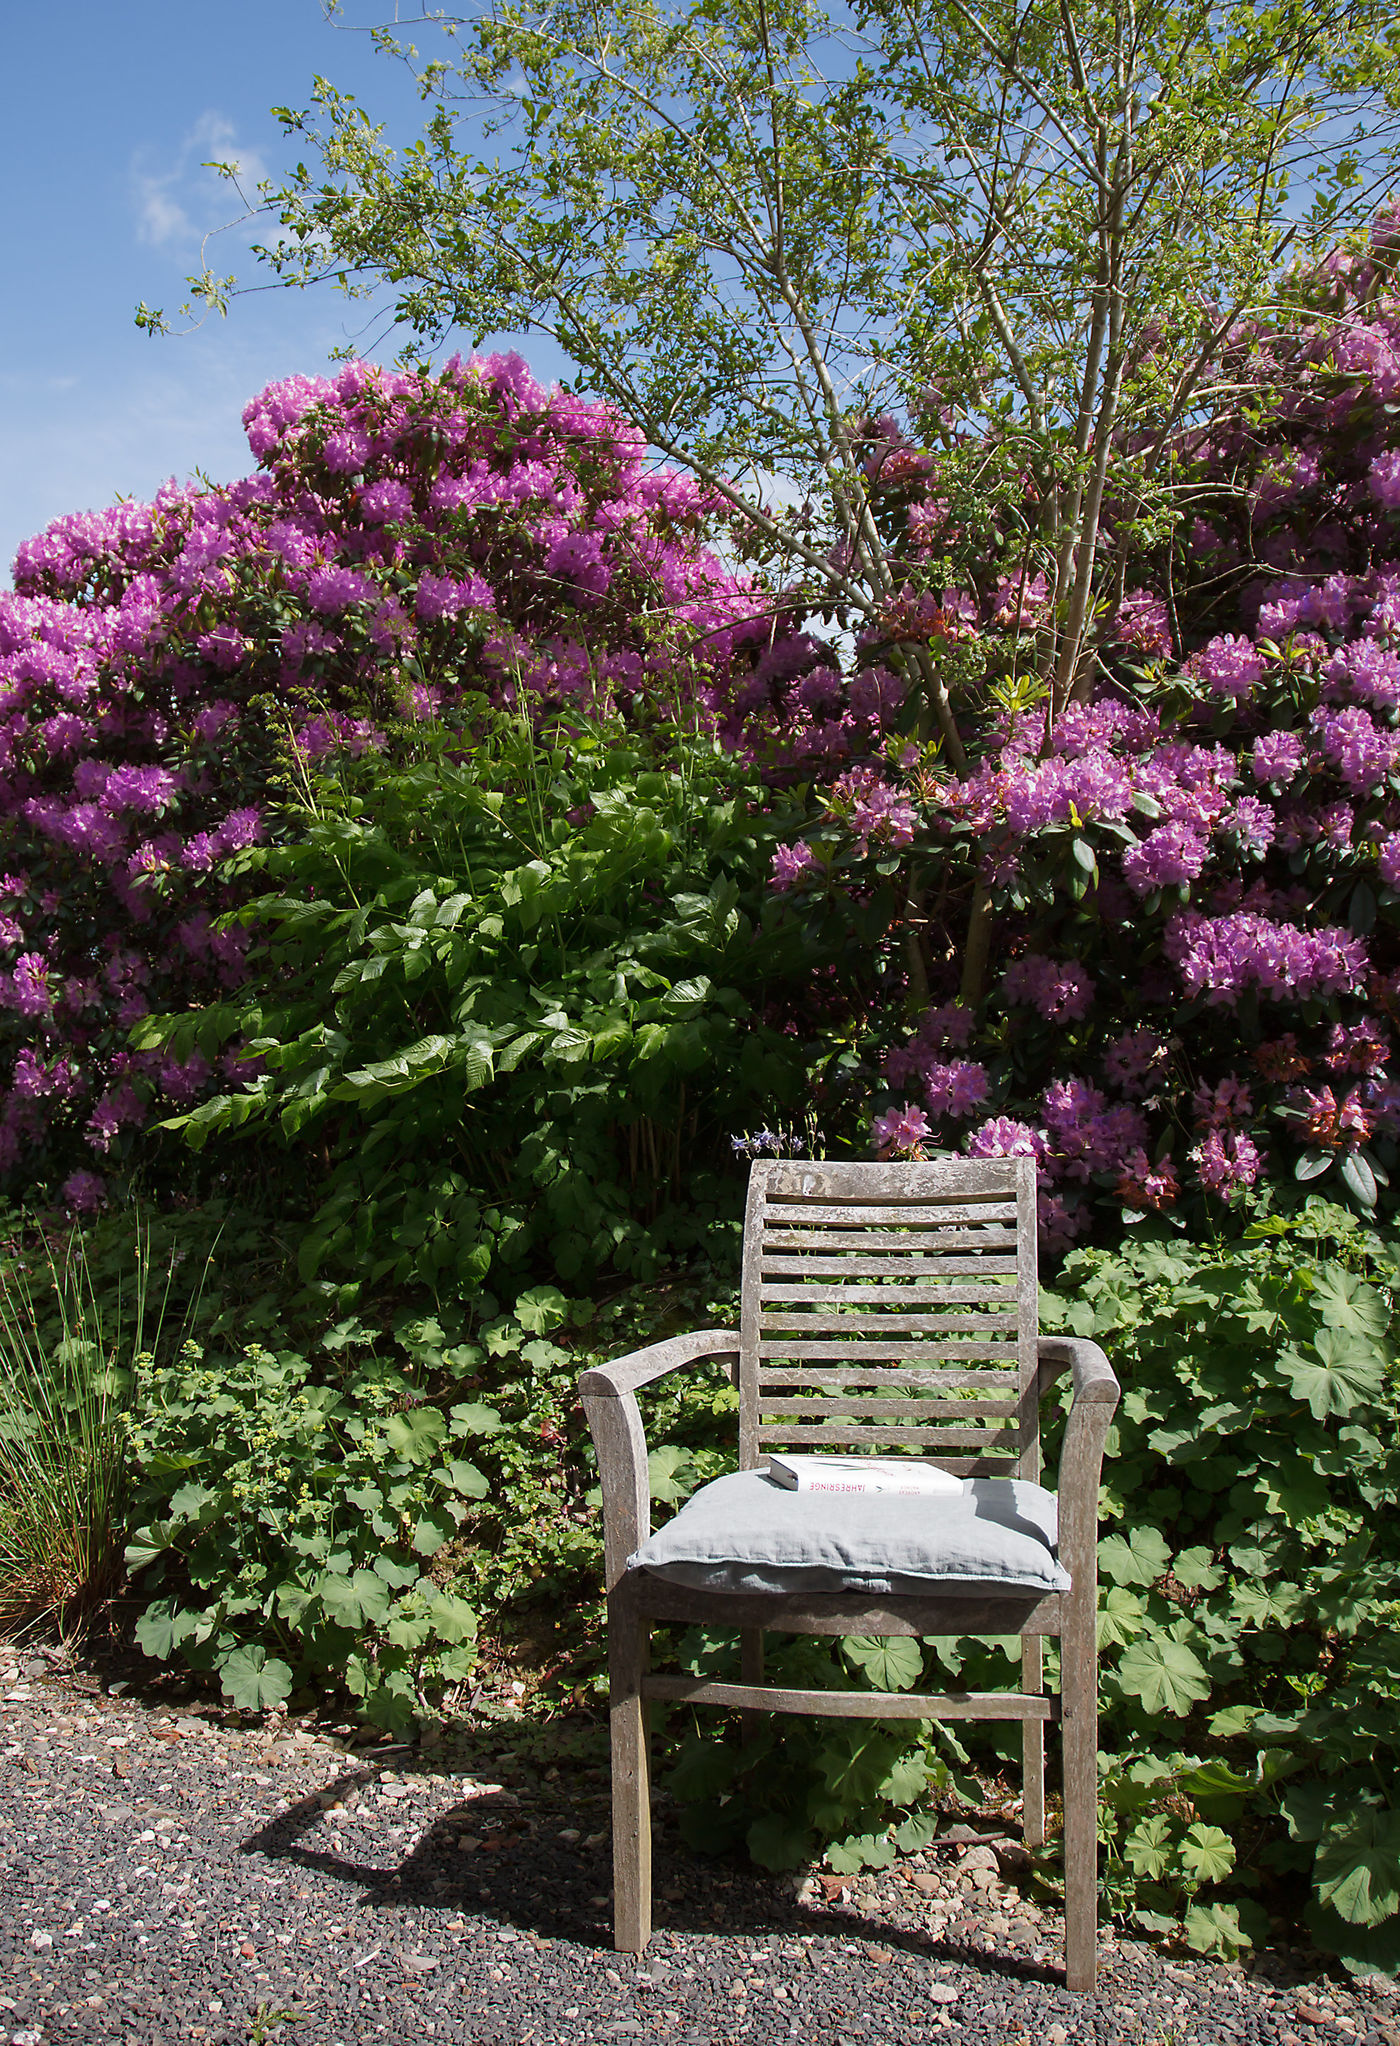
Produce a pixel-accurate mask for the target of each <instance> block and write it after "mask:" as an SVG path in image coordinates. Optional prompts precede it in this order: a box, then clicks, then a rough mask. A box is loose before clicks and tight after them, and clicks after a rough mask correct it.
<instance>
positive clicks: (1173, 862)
mask: <svg viewBox="0 0 1400 2046" xmlns="http://www.w3.org/2000/svg"><path fill="white" fill-rule="evenodd" d="M1209 857H1210V846H1209V844H1208V842H1207V841H1206V840H1205V839H1204V838H1202V836H1201V834H1200V832H1199V831H1196V830H1193V829H1192V827H1191V826H1190V825H1188V824H1159V825H1158V826H1157V828H1156V830H1155V831H1149V832H1148V834H1147V836H1146V838H1144V839H1143V840H1142V841H1141V842H1140V843H1139V844H1137V845H1134V846H1130V847H1129V848H1128V850H1127V852H1125V853H1124V855H1123V879H1124V880H1125V881H1126V882H1127V884H1128V886H1129V887H1130V888H1131V889H1132V891H1133V893H1134V894H1135V895H1149V894H1150V893H1151V892H1152V890H1153V889H1154V888H1172V887H1175V886H1177V885H1178V884H1179V883H1180V882H1182V881H1195V880H1198V879H1199V878H1200V875H1201V872H1202V870H1203V869H1204V867H1205V863H1206V861H1207V859H1208V858H1209Z"/></svg>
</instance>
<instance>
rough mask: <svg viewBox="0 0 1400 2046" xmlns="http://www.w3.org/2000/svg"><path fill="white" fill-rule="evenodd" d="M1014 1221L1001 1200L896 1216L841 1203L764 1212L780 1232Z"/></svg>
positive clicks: (1010, 1205) (926, 1207)
mask: <svg viewBox="0 0 1400 2046" xmlns="http://www.w3.org/2000/svg"><path fill="white" fill-rule="evenodd" d="M1015 1220H1016V1203H1015V1202H1014V1201H1003V1200H987V1201H968V1200H966V1199H960V1200H958V1201H957V1202H952V1201H950V1202H949V1203H948V1204H947V1205H946V1206H943V1205H938V1204H935V1203H932V1202H929V1201H924V1202H921V1203H920V1204H919V1205H918V1206H917V1207H915V1206H909V1207H903V1208H900V1209H899V1210H898V1211H897V1212H896V1211H894V1210H893V1209H891V1208H890V1206H889V1205H888V1204H885V1205H880V1204H876V1203H873V1202H870V1201H842V1202H840V1203H839V1205H838V1204H835V1203H832V1202H824V1203H823V1202H816V1201H813V1202H802V1201H794V1200H791V1199H788V1200H783V1201H770V1202H769V1204H768V1206H767V1207H766V1208H765V1210H764V1222H765V1224H766V1225H768V1226H769V1227H771V1225H772V1224H773V1223H775V1222H776V1223H778V1224H779V1225H780V1226H781V1227H783V1228H791V1227H792V1226H793V1224H794V1223H799V1222H813V1223H817V1224H819V1225H820V1226H821V1227H822V1228H827V1227H829V1226H832V1225H835V1224H843V1225H844V1226H845V1227H846V1228H853V1227H855V1226H857V1225H858V1224H860V1223H862V1222H874V1223H881V1224H883V1226H884V1227H885V1228H886V1229H888V1228H889V1226H890V1224H891V1222H893V1221H900V1222H908V1223H910V1224H913V1225H915V1226H918V1225H922V1226H923V1227H925V1228H929V1227H935V1228H936V1227H937V1226H939V1225H940V1224H942V1223H946V1224H948V1225H949V1226H962V1227H967V1226H969V1225H971V1224H974V1223H978V1222H1014V1221H1015ZM766 1233H767V1230H766V1229H765V1234H766Z"/></svg>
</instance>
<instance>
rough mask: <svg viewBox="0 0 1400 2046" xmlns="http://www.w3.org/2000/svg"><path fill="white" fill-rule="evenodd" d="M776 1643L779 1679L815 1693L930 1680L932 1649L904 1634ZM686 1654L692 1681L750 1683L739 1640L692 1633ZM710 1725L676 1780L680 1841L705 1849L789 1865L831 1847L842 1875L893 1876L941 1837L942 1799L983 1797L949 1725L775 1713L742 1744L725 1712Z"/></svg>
mask: <svg viewBox="0 0 1400 2046" xmlns="http://www.w3.org/2000/svg"><path fill="white" fill-rule="evenodd" d="M765 1647H766V1654H765V1671H766V1674H767V1677H768V1678H769V1680H770V1681H772V1682H775V1683H783V1684H790V1685H792V1686H793V1687H795V1688H797V1689H802V1690H833V1691H834V1690H847V1691H850V1690H859V1689H862V1688H864V1689H867V1690H872V1691H908V1690H913V1689H914V1688H915V1686H916V1685H917V1683H918V1681H919V1679H920V1677H921V1676H922V1674H923V1667H924V1653H923V1649H922V1648H921V1646H920V1644H919V1643H918V1642H917V1641H913V1640H909V1639H907V1638H902V1637H898V1636H892V1637H890V1638H888V1639H883V1640H881V1639H876V1638H875V1637H873V1636H870V1637H867V1636H863V1635H848V1636H846V1637H845V1638H843V1639H842V1640H840V1641H837V1642H832V1641H816V1640H802V1639H795V1638H792V1637H783V1636H780V1635H773V1634H770V1635H769V1636H768V1637H767V1642H766V1644H765ZM679 1653H680V1666H681V1668H682V1669H684V1670H685V1671H686V1672H687V1673H688V1674H689V1675H692V1676H702V1677H709V1678H719V1679H721V1680H723V1681H726V1682H737V1680H738V1677H739V1654H738V1646H737V1643H736V1642H735V1640H734V1639H733V1637H732V1636H728V1635H723V1634H713V1633H710V1632H707V1631H706V1630H705V1629H702V1628H691V1629H690V1630H689V1631H688V1632H687V1633H686V1634H685V1635H684V1636H683V1637H682V1639H681V1642H680V1650H679ZM692 1718H695V1716H694V1715H692ZM705 1719H706V1722H708V1723H707V1724H704V1725H702V1724H701V1723H700V1722H699V1721H698V1719H695V1723H693V1724H692V1725H690V1726H689V1727H688V1728H686V1729H685V1730H684V1731H683V1732H681V1733H680V1734H679V1736H678V1744H677V1746H676V1747H675V1750H674V1754H673V1761H672V1767H671V1769H670V1770H669V1772H668V1773H667V1775H666V1777H665V1778H664V1781H665V1785H666V1788H667V1789H668V1790H669V1791H670V1793H671V1795H672V1796H673V1797H674V1798H676V1799H677V1801H678V1802H679V1803H680V1805H681V1806H682V1811H681V1821H680V1827H681V1834H682V1836H683V1838H684V1839H685V1840H686V1842H687V1843H688V1844H689V1845H690V1846H691V1847H694V1848H696V1849H697V1850H698V1851H699V1852H700V1853H702V1854H721V1853H724V1852H727V1851H728V1850H730V1849H732V1848H735V1847H740V1846H742V1847H744V1848H745V1849H746V1850H747V1852H748V1854H749V1856H750V1857H751V1859H752V1860H754V1861H756V1862H758V1863H760V1864H761V1865H762V1866H763V1867H765V1868H774V1869H785V1868H796V1867H797V1866H799V1865H800V1864H801V1863H803V1862H806V1861H807V1860H809V1859H810V1858H811V1856H812V1855H813V1854H814V1853H822V1852H824V1853H825V1858H826V1860H827V1863H828V1864H829V1866H830V1867H832V1868H833V1869H836V1870H838V1871H840V1872H841V1873H843V1874H847V1873H850V1872H852V1871H854V1870H856V1869H860V1868H888V1867H889V1865H890V1863H891V1862H892V1861H893V1860H894V1859H895V1857H896V1854H897V1853H900V1852H903V1853H906V1854H912V1853H915V1852H917V1851H918V1849H919V1848H921V1847H927V1846H928V1845H929V1843H930V1841H931V1840H933V1838H934V1837H935V1835H936V1834H937V1832H938V1828H939V1817H938V1811H937V1808H936V1805H934V1800H936V1799H937V1798H938V1797H939V1796H940V1795H944V1794H947V1795H951V1796H952V1797H953V1798H962V1799H965V1800H967V1801H969V1802H980V1797H981V1786H980V1785H979V1784H978V1782H977V1781H976V1779H975V1777H973V1776H972V1775H971V1773H970V1772H969V1770H968V1768H967V1766H966V1765H967V1761H968V1757H967V1752H966V1750H965V1749H964V1748H963V1746H962V1744H961V1743H960V1742H959V1741H958V1740H957V1738H956V1737H955V1736H954V1735H953V1734H952V1733H951V1732H950V1731H949V1729H948V1727H947V1726H943V1725H934V1724H931V1723H929V1722H927V1721H910V1720H903V1721H899V1720H894V1721H890V1722H888V1723H886V1722H882V1721H879V1720H856V1721H852V1720H849V1719H835V1718H833V1719H830V1720H823V1719H819V1718H811V1719H808V1718H805V1717H804V1718H801V1719H795V1718H794V1719H774V1718H771V1717H769V1718H766V1719H765V1721H764V1722H763V1724H762V1725H761V1726H760V1729H759V1731H758V1733H757V1735H756V1736H755V1738H754V1739H753V1740H751V1741H749V1742H747V1743H745V1744H743V1745H737V1744H735V1743H734V1742H733V1741H731V1740H727V1739H725V1738H724V1736H723V1733H722V1732H716V1731H715V1728H714V1715H713V1713H708V1714H706V1715H705ZM931 1806H933V1808H932V1809H931V1808H930V1807H931Z"/></svg>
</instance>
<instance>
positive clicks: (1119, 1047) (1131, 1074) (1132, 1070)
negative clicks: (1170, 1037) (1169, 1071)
mask: <svg viewBox="0 0 1400 2046" xmlns="http://www.w3.org/2000/svg"><path fill="white" fill-rule="evenodd" d="M1166 1056H1167V1047H1166V1045H1165V1044H1164V1043H1163V1042H1162V1039H1161V1038H1160V1037H1159V1036H1158V1034H1157V1032H1156V1031H1155V1030H1148V1029H1140V1030H1125V1031H1123V1033H1122V1034H1121V1036H1118V1037H1115V1038H1114V1040H1113V1042H1112V1044H1110V1046H1109V1047H1108V1050H1107V1051H1106V1052H1105V1054H1104V1071H1105V1072H1106V1073H1107V1074H1108V1077H1109V1079H1110V1080H1115V1081H1116V1082H1117V1083H1118V1085H1119V1086H1120V1087H1121V1088H1122V1089H1123V1091H1124V1093H1134V1092H1140V1091H1141V1090H1142V1088H1143V1086H1144V1083H1145V1082H1146V1081H1148V1080H1149V1079H1151V1078H1153V1077H1155V1076H1156V1075H1158V1073H1159V1072H1160V1069H1161V1067H1162V1065H1163V1062H1164V1061H1165V1059H1166Z"/></svg>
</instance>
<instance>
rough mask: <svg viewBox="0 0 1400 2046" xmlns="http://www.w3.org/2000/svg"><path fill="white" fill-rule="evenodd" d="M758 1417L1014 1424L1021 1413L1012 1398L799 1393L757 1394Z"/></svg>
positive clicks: (1018, 1402)
mask: <svg viewBox="0 0 1400 2046" xmlns="http://www.w3.org/2000/svg"><path fill="white" fill-rule="evenodd" d="M758 1411H759V1413H760V1414H830V1415H833V1416H836V1415H846V1414H891V1415H894V1416H899V1415H901V1414H903V1415H908V1416H910V1417H911V1418H912V1416H913V1415H915V1414H947V1415H950V1416H951V1417H952V1418H953V1419H954V1420H960V1419H961V1418H962V1417H963V1416H964V1415H966V1416H967V1417H969V1418H971V1417H973V1416H975V1415H978V1414H987V1415H993V1416H996V1415H1000V1416H1002V1417H1004V1418H1005V1419H1006V1420H1009V1421H1014V1420H1015V1419H1016V1416H1017V1415H1018V1414H1019V1413H1020V1411H1021V1403H1020V1401H1019V1400H1018V1399H1017V1398H1015V1396H1014V1395H1013V1397H1012V1398H1010V1399H1004V1400H923V1399H851V1398H849V1397H848V1396H847V1395H846V1394H845V1393H832V1394H830V1395H829V1396H828V1397H827V1398H825V1399H804V1398H803V1397H802V1396H801V1394H799V1393H790V1394H788V1393H779V1394H777V1395H776V1396H775V1395H773V1394H772V1393H764V1392H760V1393H759V1396H758Z"/></svg>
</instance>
